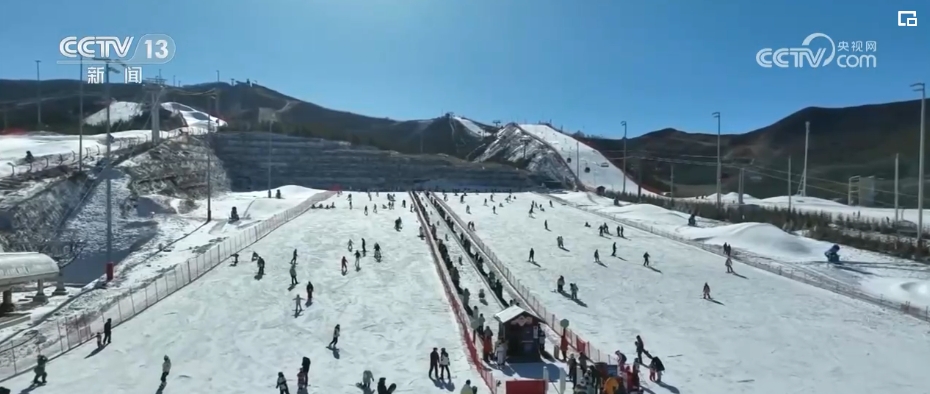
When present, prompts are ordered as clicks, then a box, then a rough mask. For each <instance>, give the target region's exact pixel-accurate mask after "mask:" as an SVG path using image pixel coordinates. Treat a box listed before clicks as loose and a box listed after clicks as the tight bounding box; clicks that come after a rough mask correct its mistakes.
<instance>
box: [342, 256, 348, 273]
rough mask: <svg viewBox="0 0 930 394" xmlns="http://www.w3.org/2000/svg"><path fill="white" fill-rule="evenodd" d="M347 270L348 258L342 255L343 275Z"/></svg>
mask: <svg viewBox="0 0 930 394" xmlns="http://www.w3.org/2000/svg"><path fill="white" fill-rule="evenodd" d="M348 271H349V260H347V259H346V256H342V274H343V275H345V274H346V272H348Z"/></svg>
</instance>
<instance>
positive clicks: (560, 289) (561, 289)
mask: <svg viewBox="0 0 930 394" xmlns="http://www.w3.org/2000/svg"><path fill="white" fill-rule="evenodd" d="M555 288H556V291H558V292H559V294H562V293H565V277H564V276H562V275H559V280H557V281H556V282H555Z"/></svg>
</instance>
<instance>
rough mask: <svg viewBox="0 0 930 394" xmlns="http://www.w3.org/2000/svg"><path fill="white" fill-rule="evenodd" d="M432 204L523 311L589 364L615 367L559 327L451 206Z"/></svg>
mask: <svg viewBox="0 0 930 394" xmlns="http://www.w3.org/2000/svg"><path fill="white" fill-rule="evenodd" d="M433 201H435V202H436V203H437V204H438V205H439V206H440V207H442V209H443V210H445V211H446V212H447V213H448V214H449V216H451V217H452V220H453V221H455V222H456V223H457V224H458V226H459V228H461V229H462V231H463V232H464V234H465V235H466V236H467V237H468V238H469V239H470V240H471V242H472V245H475V247H476V248H478V250H479V251H480V252H481V253H482V254H484V255H485V256H487V258H488V261H489V262H490V263H491V264H489V265H490V266H491V267H492V269H494V270H495V271H497V274H498V275H500V277H501V278H504V279H505V280H506V282H507V283H508V284H509V285H510V287H511V288H513V289H514V291H515V292H516V293H517V294H515V295H516V296H518V297H519V298H521V299H522V302H521V303H520V305H521V306H522V307H524V308H527V309H529V310H530V311H531V312H533V313H534V314H535V315H536V316H539V318H540V319H542V320H543V321H545V322H546V324H548V325H549V328H551V329H552V331H553V332H554V333H555V334H556V335H558V336H563V335H564V336H565V338H566V339H567V340H568V343H569V344H570V346H571V347H573V348H574V349H575V350H576V351H578V352H579V353H584V354H585V356H587V357H588V358H589V359H590V360H592V361H594V362H604V363H607V364H608V365H612V364H613V361H614V358H613V356H612V355H611V354H612V353H606V352H603V351H601V350H600V349H597V348H595V347H593V346H591V343H590V342H589V341H586V340H584V339H583V338H582V337H581V336H580V335H578V334H577V333H576V332H574V331H572V330H571V329H567V328H565V329H563V328H562V325H561V324H560V322H561V319H559V318H558V317H556V315H555V314H554V313H551V312H550V311H549V310H548V309H546V307H544V306H543V305H542V302H541V301H540V300H539V298H538V297H536V296H535V295H534V294H533V292H532V291H531V290H530V289H529V287H527V286H525V285H524V284H522V283H521V282H520V280H518V279H517V277H516V275H514V274H513V272H511V271H510V270H509V269H508V268H507V267H505V266H504V264H503V263H502V262H501V260H500V259H499V258H498V257H497V255H495V254H494V252H493V251H491V248H489V247H488V246H487V245H485V244H484V242H482V241H481V238H479V237H478V234H476V233H475V232H474V231H472V230H469V229H468V226H467V225H466V224H465V222H464V221H463V220H462V218H461V217H459V216H458V214H457V213H455V211H453V210H452V209H451V208H450V207H449V205H448V204H446V203H445V201H442V200H440V199H433Z"/></svg>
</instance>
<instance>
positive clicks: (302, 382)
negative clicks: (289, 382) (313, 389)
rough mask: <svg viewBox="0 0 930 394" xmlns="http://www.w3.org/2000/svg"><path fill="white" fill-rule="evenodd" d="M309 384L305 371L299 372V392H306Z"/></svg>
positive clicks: (300, 370)
mask: <svg viewBox="0 0 930 394" xmlns="http://www.w3.org/2000/svg"><path fill="white" fill-rule="evenodd" d="M308 383H309V382H308V379H307V373H306V372H304V370H303V369H299V370H297V392H298V393H300V392H302V391H305V390H306V389H307V385H308Z"/></svg>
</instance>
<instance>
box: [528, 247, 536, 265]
mask: <svg viewBox="0 0 930 394" xmlns="http://www.w3.org/2000/svg"><path fill="white" fill-rule="evenodd" d="M535 256H536V251H534V250H533V248H530V258H529V260H527V261H529V262H531V263H535V262H536V260H535V259H534V257H535Z"/></svg>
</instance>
